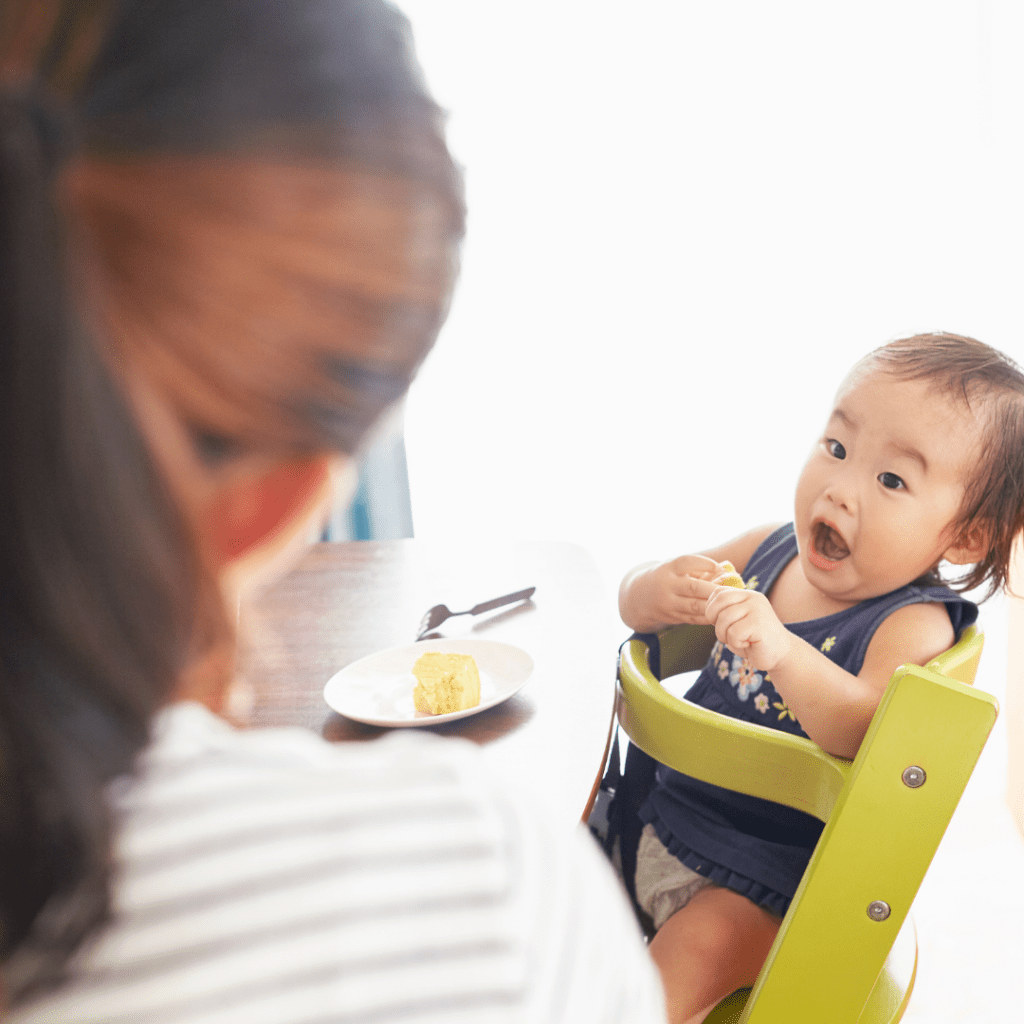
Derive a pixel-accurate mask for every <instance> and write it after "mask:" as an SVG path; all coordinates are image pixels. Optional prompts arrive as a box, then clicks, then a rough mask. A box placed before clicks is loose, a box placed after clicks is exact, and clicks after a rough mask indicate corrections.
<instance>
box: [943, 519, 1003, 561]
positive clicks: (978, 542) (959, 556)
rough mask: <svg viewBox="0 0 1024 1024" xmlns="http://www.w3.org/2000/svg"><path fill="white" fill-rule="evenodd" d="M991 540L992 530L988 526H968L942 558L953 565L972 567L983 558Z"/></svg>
mask: <svg viewBox="0 0 1024 1024" xmlns="http://www.w3.org/2000/svg"><path fill="white" fill-rule="evenodd" d="M991 538H992V530H991V528H990V527H989V526H988V525H981V526H968V527H967V529H966V530H964V531H963V532H962V533H961V534H959V536H958V537H957V539H956V540H955V541H954V542H953V544H952V545H950V547H948V548H947V549H946V553H945V554H944V555H943V556H942V557H943V558H944V559H945V560H946V561H947V562H951V563H952V564H953V565H974V564H975V563H976V562H980V561H981V560H982V559H983V558H984V557H985V553H986V552H987V551H988V549H989V546H990V544H991Z"/></svg>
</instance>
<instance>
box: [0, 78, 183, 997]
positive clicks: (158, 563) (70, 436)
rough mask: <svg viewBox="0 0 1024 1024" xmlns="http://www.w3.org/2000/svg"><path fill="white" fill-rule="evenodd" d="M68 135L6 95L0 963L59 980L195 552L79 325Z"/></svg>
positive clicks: (95, 900) (103, 861) (173, 645)
mask: <svg viewBox="0 0 1024 1024" xmlns="http://www.w3.org/2000/svg"><path fill="white" fill-rule="evenodd" d="M59 130H60V125H59V122H58V120H57V119H56V118H53V117H52V116H51V115H50V113H49V112H48V111H47V110H46V109H45V108H44V107H43V106H42V105H41V104H39V103H36V102H33V101H32V100H31V99H30V98H29V97H27V96H25V95H11V94H3V95H0V481H2V484H0V961H3V962H4V975H5V984H4V988H5V989H6V992H7V996H8V999H9V1000H10V1001H12V1002H13V1001H17V999H19V998H21V997H23V996H25V995H27V994H28V993H30V992H32V991H34V990H36V989H38V988H40V987H41V986H44V985H48V984H52V983H54V982H56V981H58V980H59V978H60V972H61V969H62V966H63V964H64V963H65V962H66V960H67V958H68V957H69V956H70V954H71V952H72V951H73V950H74V949H75V948H76V947H77V946H78V945H79V943H80V942H81V940H82V938H83V937H84V936H85V935H87V934H88V933H89V932H90V931H91V930H93V929H94V928H95V927H97V926H98V925H99V924H100V923H101V922H102V921H103V920H104V919H105V917H106V916H107V913H108V908H107V902H108V900H107V891H108V872H109V853H108V851H109V846H110V836H111V822H110V820H109V813H108V811H107V809H106V807H107V805H106V801H105V800H104V789H105V787H106V786H107V785H108V784H109V782H110V781H111V780H112V779H113V778H115V777H116V776H118V775H121V774H124V773H127V772H128V771H130V769H131V766H132V762H133V760H134V758H135V756H136V754H137V753H138V751H139V750H140V749H141V747H142V746H143V745H144V744H145V742H146V738H147V731H148V722H149V720H150V718H151V716H152V715H153V713H154V711H155V710H156V709H157V707H158V706H159V705H160V703H161V702H162V701H164V700H165V699H166V698H167V696H168V693H169V691H170V687H171V685H172V684H173V681H174V679H175V676H176V675H177V673H178V672H179V671H180V668H181V663H182V660H183V658H182V650H183V648H184V646H185V645H184V644H183V641H182V637H183V636H187V635H188V626H187V622H188V619H187V616H186V615H185V614H184V613H183V610H184V608H185V607H187V598H186V595H185V594H184V593H183V586H182V584H181V582H180V580H181V573H180V565H181V564H182V559H184V563H185V565H186V566H187V565H188V562H189V558H188V555H187V550H188V547H187V545H186V544H184V543H183V535H182V531H181V529H180V527H179V524H178V522H177V519H176V517H175V515H174V513H173V511H172V507H171V505H170V503H169V501H168V500H167V497H166V495H165V494H164V493H163V489H162V487H161V484H160V482H159V478H158V477H157V474H156V473H155V472H154V469H153V467H152V465H151V463H150V459H149V456H148V454H147V452H146V450H145V448H144V446H143V445H142V443H141V440H140V439H139V437H138V434H137V431H136V429H135V428H134V425H133V423H132V419H131V416H130V415H129V411H128V409H127V408H126V405H125V402H124V400H123V398H122V397H121V393H120V391H119V389H118V388H117V386H116V384H115V382H114V381H113V380H112V379H111V376H110V373H109V372H108V369H107V367H106V366H105V365H104V363H103V361H102V358H101V357H100V356H99V355H98V348H97V346H95V345H93V344H92V343H91V342H90V341H89V339H88V338H87V337H86V335H85V332H84V330H83V327H82V325H81V324H80V323H79V322H78V321H77V319H76V318H75V317H74V316H73V314H72V304H71V301H70V294H69V285H68V279H67V274H66V268H65V262H66V261H65V240H64V239H63V237H62V232H61V225H60V220H59V217H58V214H57V209H56V204H55V200H54V197H55V181H56V175H57V168H58V162H59V159H60V155H61V154H60V149H59V146H60V141H59V140H60V135H59Z"/></svg>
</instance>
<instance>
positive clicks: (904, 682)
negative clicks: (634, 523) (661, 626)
mask: <svg viewBox="0 0 1024 1024" xmlns="http://www.w3.org/2000/svg"><path fill="white" fill-rule="evenodd" d="M713 643H714V634H713V632H712V631H711V629H710V627H702V626H677V627H674V628H673V629H671V630H667V631H666V632H665V633H662V634H660V635H659V637H658V642H657V646H658V648H659V649H660V650H659V652H658V653H659V655H660V657H659V659H658V660H659V661H660V671H659V672H658V675H657V677H656V676H655V673H654V672H652V670H651V665H650V655H651V645H650V644H648V643H646V642H644V640H643V639H637V638H633V639H631V640H629V641H627V643H626V644H625V645H624V646H623V648H622V652H621V655H620V663H619V681H618V685H617V696H616V713H617V716H618V720H619V724H620V725H621V727H622V728H623V730H624V731H625V732H626V734H627V736H629V738H630V740H631V741H632V742H633V743H636V744H637V746H639V747H640V748H641V749H642V750H644V751H645V752H646V753H648V754H650V755H651V756H652V757H653V758H655V759H656V760H658V761H660V762H662V763H663V764H667V765H668V766H669V767H671V768H675V769H676V770H677V771H681V772H684V773H685V774H687V775H691V776H694V777H695V778H699V779H702V780H704V781H706V782H711V783H713V784H715V785H719V786H724V787H727V788H729V789H733V790H737V791H739V792H741V793H747V794H750V795H751V796H757V797H762V798H764V799H769V800H774V801H776V802H778V803H783V804H787V805H788V806H790V807H795V808H797V809H799V810H802V811H806V812H807V813H809V814H812V815H814V816H815V817H817V818H819V819H820V820H821V821H823V822H825V823H826V824H825V829H824V831H823V832H822V835H821V838H820V840H819V841H818V844H817V846H816V848H815V851H814V854H813V856H812V858H811V861H810V864H809V865H808V867H807V870H806V872H805V873H804V877H803V880H802V882H801V883H800V887H799V888H798V889H797V892H796V895H795V896H794V897H793V900H792V903H791V905H790V908H789V912H788V913H787V915H786V917H785V919H784V921H783V923H782V926H781V927H780V929H779V933H778V936H777V937H776V940H775V944H774V945H773V946H772V949H771V952H770V953H769V954H768V958H767V960H766V961H765V965H764V967H763V969H762V970H761V973H760V975H759V976H758V979H757V983H756V984H755V986H754V988H753V990H752V991H751V993H750V995H749V997H748V998H747V999H746V1001H745V1005H744V1004H743V1000H742V999H735V998H734V999H732V1000H731V1001H729V1000H727V1001H726V1002H727V1003H728V1005H726V1004H722V1005H721V1006H720V1008H719V1011H716V1012H713V1013H712V1016H710V1017H709V1018H708V1021H709V1022H711V1021H718V1022H723V1024H724V1022H725V1021H740V1022H744V1024H748V1022H749V1024H769V1022H772V1024H783V1022H785V1024H800V1022H804V1021H806V1022H809V1024H810V1022H813V1024H819V1022H825V1021H827V1022H829V1024H858V1022H859V1024H868V1022H869V1021H872V1022H873V1021H876V1020H877V1021H882V1020H884V1021H893V1020H898V1019H899V1017H900V1016H901V1015H902V1010H903V1008H904V1007H905V1005H906V1000H907V998H908V997H909V991H910V988H911V987H912V985H913V965H914V964H915V963H916V944H915V943H914V942H913V936H912V934H910V935H909V936H908V934H907V933H905V934H904V936H903V939H902V945H904V946H906V944H907V943H908V942H909V951H910V956H909V960H910V970H909V976H906V977H902V978H901V977H899V970H898V968H897V965H895V963H893V964H891V965H890V969H889V970H886V969H884V968H885V966H886V958H887V957H888V956H889V953H890V950H892V949H893V946H894V944H896V940H897V936H898V935H899V933H900V929H901V927H902V926H903V924H904V921H905V920H906V918H907V913H908V911H909V910H910V904H911V902H912V901H913V899H914V896H915V895H916V893H917V890H918V887H919V886H920V884H921V881H922V880H923V878H924V874H925V871H926V870H927V868H928V865H929V863H930V862H931V859H932V857H933V855H934V853H935V850H936V848H937V847H938V844H939V840H940V839H941V838H942V835H943V833H944V832H945V830H946V826H947V825H948V823H949V820H950V817H951V816H952V814H953V811H954V809H955V808H956V805H957V803H958V801H959V799H960V796H961V794H962V793H963V790H964V787H965V786H966V784H967V780H968V779H969V778H970V776H971V773H972V771H973V770H974V766H975V764H976V762H977V760H978V757H979V756H980V754H981V751H982V748H983V747H984V745H985V741H986V739H987V738H988V735H989V732H990V731H991V729H992V726H993V724H994V723H995V719H996V715H997V713H998V705H997V702H996V700H995V698H994V697H992V696H990V695H989V694H987V693H982V692H981V691H978V690H975V689H973V688H972V687H971V686H970V685H969V684H970V683H971V682H972V681H973V679H974V675H975V672H976V671H977V666H978V660H979V658H980V656H981V648H982V643H983V637H982V634H981V633H980V632H979V631H978V630H977V629H975V628H974V627H973V626H972V627H969V628H968V629H967V630H965V631H964V633H963V635H962V636H961V637H960V639H959V640H958V642H957V643H956V645H955V646H954V647H952V648H951V649H950V650H949V651H947V652H945V653H944V654H942V655H940V656H939V657H938V658H936V659H934V660H933V661H931V662H930V663H929V664H928V665H927V667H924V668H921V667H919V666H917V665H902V666H900V667H899V668H898V669H897V670H896V672H895V673H894V675H893V677H892V680H891V681H890V683H889V685H888V687H887V689H886V691H885V694H884V696H883V697H882V700H881V703H880V704H879V706H878V710H877V711H876V712H875V715H874V718H873V719H872V721H871V725H870V727H869V729H868V732H867V735H866V736H865V738H864V742H863V743H862V744H861V747H860V750H859V752H858V754H857V757H856V759H855V760H853V761H846V760H844V759H841V758H836V757H832V756H831V755H829V754H826V753H825V752H824V751H823V750H822V749H821V748H820V747H818V746H817V745H816V744H814V743H813V742H811V741H810V740H808V739H804V738H803V737H799V736H792V735H789V734H787V733H782V732H776V731H775V730H772V729H766V728H764V727H762V726H758V725H752V724H749V723H747V722H741V721H737V720H736V719H732V718H729V717H726V716H724V715H720V714H718V713H717V712H714V711H709V710H707V709H706V708H701V707H698V706H696V705H694V704H691V703H689V702H688V701H684V700H679V699H677V698H675V697H673V696H672V695H671V694H669V693H668V692H667V691H665V690H664V689H663V688H662V686H661V684H660V682H659V681H658V680H659V678H668V677H669V676H670V675H675V674H677V673H680V672H686V671H690V670H693V669H698V668H701V667H702V666H703V664H704V662H705V661H706V659H707V656H708V653H709V652H710V649H711V646H712V644H713ZM907 924H908V932H911V930H912V926H911V925H910V922H907ZM897 948H899V946H898V947H897ZM905 973H907V972H905Z"/></svg>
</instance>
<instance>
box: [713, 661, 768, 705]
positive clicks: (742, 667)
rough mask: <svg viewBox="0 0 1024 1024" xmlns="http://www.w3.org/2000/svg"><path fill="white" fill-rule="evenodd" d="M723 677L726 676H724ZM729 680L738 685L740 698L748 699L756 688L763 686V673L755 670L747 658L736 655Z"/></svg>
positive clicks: (737, 693) (737, 691) (737, 690)
mask: <svg viewBox="0 0 1024 1024" xmlns="http://www.w3.org/2000/svg"><path fill="white" fill-rule="evenodd" d="M722 678H725V677H724V676H723V677H722ZM729 682H730V683H731V684H732V685H733V686H735V687H736V695H737V696H738V697H739V699H740V700H746V699H747V697H749V696H750V694H752V693H753V692H754V691H755V690H759V689H760V688H761V675H760V673H758V672H755V671H754V669H753V667H752V666H751V664H750V662H749V661H747V659H746V658H741V657H739V655H736V656H735V657H734V658H733V661H732V672H730V673H729Z"/></svg>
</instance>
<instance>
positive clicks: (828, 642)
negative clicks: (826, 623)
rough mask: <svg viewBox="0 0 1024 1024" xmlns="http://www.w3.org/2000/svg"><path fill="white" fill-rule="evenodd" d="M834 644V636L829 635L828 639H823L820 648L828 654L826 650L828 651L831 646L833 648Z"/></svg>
mask: <svg viewBox="0 0 1024 1024" xmlns="http://www.w3.org/2000/svg"><path fill="white" fill-rule="evenodd" d="M835 645H836V638H835V637H834V636H830V637H829V638H828V639H827V640H826V641H825V642H824V643H823V644H822V645H821V649H822V650H823V651H824V652H825V653H826V654H828V652H829V651H831V650H832V648H833V647H835Z"/></svg>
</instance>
